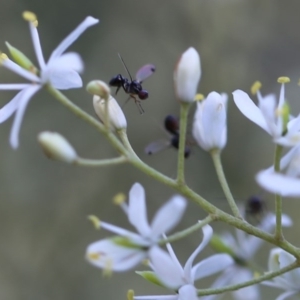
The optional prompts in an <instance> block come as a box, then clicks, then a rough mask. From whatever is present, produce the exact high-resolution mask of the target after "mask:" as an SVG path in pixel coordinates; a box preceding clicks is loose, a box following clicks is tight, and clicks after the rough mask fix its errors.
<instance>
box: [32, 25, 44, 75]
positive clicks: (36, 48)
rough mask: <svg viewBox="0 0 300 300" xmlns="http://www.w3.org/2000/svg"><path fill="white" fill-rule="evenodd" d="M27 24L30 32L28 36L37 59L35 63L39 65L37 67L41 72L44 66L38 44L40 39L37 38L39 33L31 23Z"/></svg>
mask: <svg viewBox="0 0 300 300" xmlns="http://www.w3.org/2000/svg"><path fill="white" fill-rule="evenodd" d="M28 23H29V30H30V34H31V38H32V43H33V48H34V51H35V55H36V58H37V61H38V63H39V66H40V68H41V70H43V69H44V68H45V66H46V63H45V59H44V56H43V51H42V46H41V43H40V37H39V33H38V31H37V28H36V26H34V25H33V24H32V22H28Z"/></svg>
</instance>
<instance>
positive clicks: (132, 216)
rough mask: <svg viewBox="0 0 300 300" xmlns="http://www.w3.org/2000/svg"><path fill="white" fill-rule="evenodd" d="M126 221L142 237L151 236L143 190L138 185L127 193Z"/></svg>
mask: <svg viewBox="0 0 300 300" xmlns="http://www.w3.org/2000/svg"><path fill="white" fill-rule="evenodd" d="M128 219H129V222H130V223H131V224H132V225H133V226H134V227H135V228H136V230H137V231H138V232H139V233H140V234H141V235H142V236H144V237H146V236H150V235H151V228H150V226H149V223H148V220H147V207H146V199H145V190H144V188H143V187H142V186H141V185H140V184H139V183H135V184H134V185H133V186H132V188H131V189H130V191H129V206H128Z"/></svg>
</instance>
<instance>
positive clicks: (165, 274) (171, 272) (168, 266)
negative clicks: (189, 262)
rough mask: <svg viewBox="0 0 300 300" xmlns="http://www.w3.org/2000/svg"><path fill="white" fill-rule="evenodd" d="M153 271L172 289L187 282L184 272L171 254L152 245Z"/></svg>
mask: <svg viewBox="0 0 300 300" xmlns="http://www.w3.org/2000/svg"><path fill="white" fill-rule="evenodd" d="M149 257H150V260H151V263H152V267H153V271H154V272H155V274H156V275H157V277H158V278H159V279H160V280H161V281H162V283H164V285H165V286H166V287H168V288H171V289H178V288H179V287H180V286H182V285H184V284H186V282H185V281H184V280H183V272H182V270H180V269H179V268H178V265H177V264H176V263H174V261H173V259H172V258H171V256H169V255H168V253H167V252H165V251H163V250H161V249H160V248H159V247H152V248H151V249H150V251H149Z"/></svg>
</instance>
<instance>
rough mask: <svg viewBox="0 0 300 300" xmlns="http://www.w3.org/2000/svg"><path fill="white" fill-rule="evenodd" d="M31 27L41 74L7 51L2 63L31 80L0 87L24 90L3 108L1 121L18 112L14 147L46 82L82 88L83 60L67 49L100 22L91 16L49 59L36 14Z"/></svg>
mask: <svg viewBox="0 0 300 300" xmlns="http://www.w3.org/2000/svg"><path fill="white" fill-rule="evenodd" d="M26 18H27V20H28V21H29V28H30V33H31V37H32V42H33V47H34V51H35V54H36V57H37V61H38V63H39V66H40V70H39V75H36V74H34V73H32V72H30V71H28V70H26V69H24V68H22V67H20V66H19V65H18V64H16V63H14V62H13V61H12V60H10V59H8V58H7V56H5V55H4V54H2V55H1V59H0V62H1V65H2V66H4V67H5V68H7V69H9V70H11V71H13V72H15V73H17V74H18V75H20V76H22V77H23V78H25V79H27V80H29V81H30V83H26V84H25V83H24V84H0V90H20V92H19V93H18V94H17V95H16V96H15V97H14V98H13V99H12V100H11V101H10V102H9V103H8V104H6V105H5V106H4V107H3V108H2V109H0V123H2V122H4V121H6V120H7V119H8V118H9V117H10V116H11V115H12V114H13V113H14V112H15V113H16V115H15V119H14V123H13V126H12V129H11V134H10V143H11V145H12V147H13V148H17V147H18V143H19V141H18V135H19V130H20V127H21V123H22V119H23V116H24V113H25V110H26V107H27V104H28V102H29V100H30V99H31V97H32V96H33V95H34V94H35V93H36V92H38V91H39V90H40V89H41V88H42V87H43V86H44V85H45V84H47V83H49V84H51V85H53V86H54V87H55V88H57V89H70V88H79V87H81V86H82V81H81V78H80V76H79V74H78V73H79V72H82V70H83V62H82V60H81V58H80V56H79V55H78V54H77V53H73V52H69V53H64V52H65V50H66V49H67V48H68V47H69V46H70V45H71V44H72V43H73V42H74V41H75V40H77V38H78V37H79V36H80V35H81V34H82V33H83V32H84V31H85V30H86V29H87V28H89V27H90V26H92V25H95V24H96V23H98V22H99V21H98V20H97V19H95V18H93V17H87V18H86V19H85V20H84V21H83V22H82V23H81V24H80V25H79V26H78V27H77V28H76V29H75V30H74V31H73V32H71V33H70V34H69V35H68V36H67V37H66V38H65V39H64V40H63V41H62V42H61V43H60V44H59V45H58V46H57V47H56V49H55V50H54V51H53V52H52V54H51V55H50V58H49V59H48V62H47V63H46V62H45V60H44V56H43V53H42V48H41V44H40V38H39V35H38V31H37V28H36V26H37V20H36V19H35V16H34V14H32V13H27V14H26Z"/></svg>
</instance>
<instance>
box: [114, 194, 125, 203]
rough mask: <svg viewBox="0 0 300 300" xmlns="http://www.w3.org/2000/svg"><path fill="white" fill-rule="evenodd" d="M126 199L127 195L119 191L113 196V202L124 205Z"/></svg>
mask: <svg viewBox="0 0 300 300" xmlns="http://www.w3.org/2000/svg"><path fill="white" fill-rule="evenodd" d="M125 201H126V196H125V194H123V193H118V194H117V195H115V196H114V198H113V203H114V204H115V205H122V204H123V203H124V202H125Z"/></svg>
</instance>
